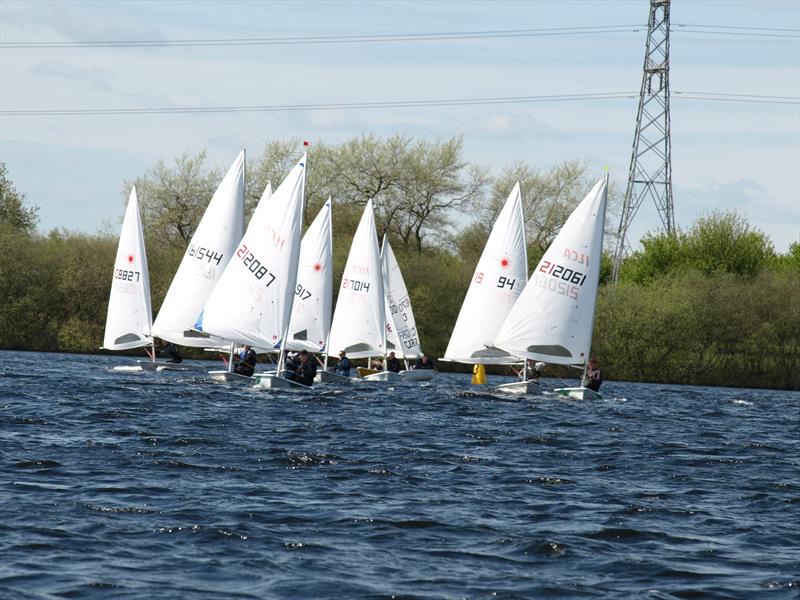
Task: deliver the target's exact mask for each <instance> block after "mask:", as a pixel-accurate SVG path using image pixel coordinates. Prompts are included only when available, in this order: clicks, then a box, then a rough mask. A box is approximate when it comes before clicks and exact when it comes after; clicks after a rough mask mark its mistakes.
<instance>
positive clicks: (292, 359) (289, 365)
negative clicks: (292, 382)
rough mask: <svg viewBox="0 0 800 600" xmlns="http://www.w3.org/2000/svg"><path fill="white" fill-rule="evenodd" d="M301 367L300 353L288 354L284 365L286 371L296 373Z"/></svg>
mask: <svg viewBox="0 0 800 600" xmlns="http://www.w3.org/2000/svg"><path fill="white" fill-rule="evenodd" d="M299 366H300V353H299V352H287V354H286V362H285V363H284V365H283V368H284V369H286V372H287V373H294V372H295V371H297V367H299Z"/></svg>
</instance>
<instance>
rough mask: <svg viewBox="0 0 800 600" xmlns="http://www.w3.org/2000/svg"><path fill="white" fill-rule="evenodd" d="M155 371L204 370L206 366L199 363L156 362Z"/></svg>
mask: <svg viewBox="0 0 800 600" xmlns="http://www.w3.org/2000/svg"><path fill="white" fill-rule="evenodd" d="M156 364H157V365H158V366H157V367H156V371H205V370H206V367H202V366H199V365H183V364H179V363H156Z"/></svg>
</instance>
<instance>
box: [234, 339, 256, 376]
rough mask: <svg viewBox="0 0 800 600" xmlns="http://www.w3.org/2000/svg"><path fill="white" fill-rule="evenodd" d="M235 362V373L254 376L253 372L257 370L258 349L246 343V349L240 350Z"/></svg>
mask: <svg viewBox="0 0 800 600" xmlns="http://www.w3.org/2000/svg"><path fill="white" fill-rule="evenodd" d="M234 362H235V363H236V364H235V365H233V372H234V373H238V374H239V375H245V376H247V377H252V376H253V372H254V371H255V370H256V351H255V350H253V348H252V347H251V346H249V345H247V344H245V346H244V350H242V351H241V352H239V354H238V355H237V356H236V357H235V359H234Z"/></svg>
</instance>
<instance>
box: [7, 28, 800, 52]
mask: <svg viewBox="0 0 800 600" xmlns="http://www.w3.org/2000/svg"><path fill="white" fill-rule="evenodd" d="M673 27H677V28H680V29H679V30H678V31H680V32H681V33H700V34H713V35H728V36H754V37H776V38H781V37H782V38H795V39H800V34H798V32H797V31H796V30H795V29H789V28H777V27H751V26H738V25H702V24H697V23H685V24H677V25H673ZM644 28H646V25H591V26H585V27H549V28H535V29H490V30H476V31H436V32H425V33H397V34H367V35H333V36H294V37H263V38H258V37H255V38H198V39H176V40H169V39H163V40H97V41H89V40H74V41H29V42H25V41H20V42H0V48H4V49H14V48H16V49H23V48H28V49H31V48H164V47H196V46H277V45H298V44H360V43H375V42H384V43H385V42H419V41H446V40H464V39H498V38H518V37H554V36H576V35H595V34H609V33H638V32H639V31H641V30H642V29H644Z"/></svg>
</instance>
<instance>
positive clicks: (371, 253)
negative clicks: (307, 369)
mask: <svg viewBox="0 0 800 600" xmlns="http://www.w3.org/2000/svg"><path fill="white" fill-rule="evenodd" d="M385 315H386V308H385V299H384V297H383V276H382V274H381V256H380V251H379V250H378V236H377V233H376V232H375V215H374V214H373V212H372V200H370V201H369V202H367V206H366V207H365V208H364V214H363V215H362V216H361V221H360V222H359V224H358V229H356V234H355V236H353V244H352V246H351V247H350V254H349V255H348V257H347V264H346V265H345V268H344V273H343V274H342V284H341V286H340V287H339V297H338V299H337V301H336V311H335V312H334V314H333V323H332V324H331V336H330V342H329V343H328V350H329V352H330V354H334V353H337V352H339V351H340V350H344V351H345V352H347V354H348V355H349V356H350V358H365V357H368V356H382V355H383V354H384V350H385V339H384V328H385V325H386V316H385Z"/></svg>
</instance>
